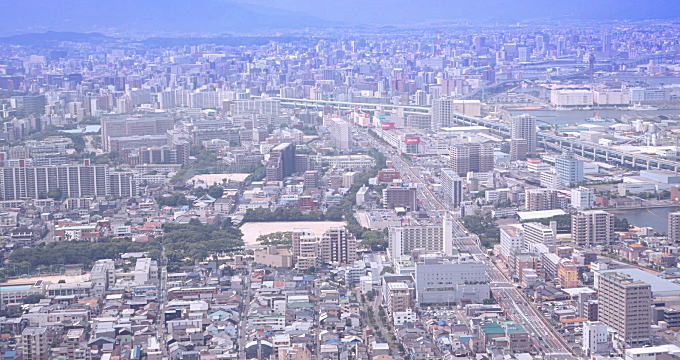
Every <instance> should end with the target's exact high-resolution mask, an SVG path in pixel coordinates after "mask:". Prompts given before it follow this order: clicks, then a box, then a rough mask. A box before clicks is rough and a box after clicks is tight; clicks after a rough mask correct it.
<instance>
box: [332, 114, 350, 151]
mask: <svg viewBox="0 0 680 360" xmlns="http://www.w3.org/2000/svg"><path fill="white" fill-rule="evenodd" d="M330 130H331V137H332V138H333V143H334V145H335V147H336V148H338V149H339V150H350V149H351V148H352V137H351V134H350V127H349V123H348V122H347V121H345V120H342V119H332V120H331V124H330Z"/></svg>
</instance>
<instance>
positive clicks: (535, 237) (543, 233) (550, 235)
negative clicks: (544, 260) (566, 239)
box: [522, 222, 556, 251]
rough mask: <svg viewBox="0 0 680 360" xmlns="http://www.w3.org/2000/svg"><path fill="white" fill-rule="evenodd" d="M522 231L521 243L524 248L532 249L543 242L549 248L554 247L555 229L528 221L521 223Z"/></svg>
mask: <svg viewBox="0 0 680 360" xmlns="http://www.w3.org/2000/svg"><path fill="white" fill-rule="evenodd" d="M522 232H523V234H524V244H523V245H524V249H526V250H529V251H533V249H534V247H535V246H536V245H538V244H543V245H545V246H547V247H548V248H549V249H551V248H554V247H555V241H556V240H555V235H556V234H555V229H553V228H552V227H550V226H547V225H543V224H541V223H537V222H528V223H524V224H522Z"/></svg>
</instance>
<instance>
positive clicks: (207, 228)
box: [162, 219, 243, 263]
mask: <svg viewBox="0 0 680 360" xmlns="http://www.w3.org/2000/svg"><path fill="white" fill-rule="evenodd" d="M242 237H243V234H242V233H241V230H239V229H238V228H235V227H233V226H232V224H231V222H225V223H223V224H221V225H220V226H215V225H204V224H202V223H201V222H200V221H198V220H196V219H192V220H191V221H190V222H189V223H188V224H165V225H164V226H163V240H162V241H163V244H164V245H165V253H166V256H167V258H168V261H169V262H170V263H181V262H184V261H185V260H186V259H191V261H193V260H199V261H200V260H203V259H205V258H207V257H208V256H209V255H210V254H213V253H226V252H231V251H234V250H238V249H241V248H242V247H243V239H242Z"/></svg>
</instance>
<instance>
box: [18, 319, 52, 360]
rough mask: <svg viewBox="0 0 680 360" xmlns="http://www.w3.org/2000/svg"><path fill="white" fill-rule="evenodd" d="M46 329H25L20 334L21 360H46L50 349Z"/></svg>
mask: <svg viewBox="0 0 680 360" xmlns="http://www.w3.org/2000/svg"><path fill="white" fill-rule="evenodd" d="M47 342H48V341H47V328H45V327H27V328H25V329H24V330H23V331H22V332H21V338H20V347H21V358H22V359H25V360H47V359H49V358H50V347H49V344H48V343H47Z"/></svg>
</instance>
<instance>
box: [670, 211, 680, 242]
mask: <svg viewBox="0 0 680 360" xmlns="http://www.w3.org/2000/svg"><path fill="white" fill-rule="evenodd" d="M668 239H669V240H671V241H673V242H676V243H677V242H680V212H672V213H670V214H668Z"/></svg>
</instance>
